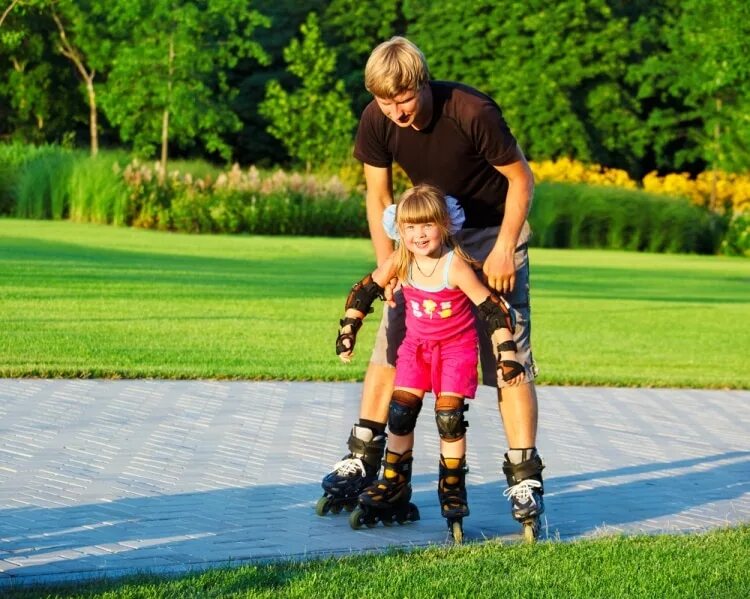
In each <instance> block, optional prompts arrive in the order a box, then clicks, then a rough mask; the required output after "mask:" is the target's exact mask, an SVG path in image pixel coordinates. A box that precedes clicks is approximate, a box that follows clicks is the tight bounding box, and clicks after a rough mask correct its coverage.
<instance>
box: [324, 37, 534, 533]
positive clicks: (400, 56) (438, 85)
mask: <svg viewBox="0 0 750 599" xmlns="http://www.w3.org/2000/svg"><path fill="white" fill-rule="evenodd" d="M365 86H366V88H367V89H368V91H370V93H372V95H373V97H374V99H373V101H372V102H371V103H370V104H369V105H368V106H367V107H366V108H365V110H364V112H363V114H362V117H361V119H360V123H359V128H358V131H357V137H356V143H355V150H354V156H355V157H356V158H357V159H358V160H360V161H362V163H363V164H364V173H365V181H366V185H367V196H366V206H367V219H368V224H369V229H370V236H371V238H372V242H373V246H374V249H375V256H376V259H377V262H378V264H381V263H382V262H383V261H384V260H385V259H386V258H387V257H388V255H389V254H390V253H391V252H392V251H393V245H392V241H391V240H390V239H389V237H388V236H387V235H386V232H385V230H384V229H383V225H382V215H383V211H384V210H385V208H386V207H387V206H389V205H390V204H392V203H393V188H392V164H393V162H396V163H398V164H399V165H400V166H401V167H402V168H403V170H404V171H405V172H406V174H407V175H408V176H409V178H410V179H411V181H412V183H413V184H414V185H417V184H421V183H427V184H431V185H435V186H436V187H438V188H440V189H441V190H442V191H443V192H444V193H446V194H448V195H451V196H454V197H455V198H457V199H458V201H459V202H460V203H461V206H462V207H463V209H464V212H465V214H466V222H465V223H464V226H463V229H462V230H461V231H459V232H458V234H457V235H456V238H457V240H458V241H459V242H460V243H461V244H462V246H463V247H464V249H465V250H467V252H468V253H469V254H470V255H472V256H473V257H474V258H475V259H477V260H479V261H480V262H482V263H483V272H484V274H485V277H486V280H487V284H488V286H489V287H491V288H493V289H495V290H496V291H498V292H500V293H502V294H504V295H505V296H506V298H507V299H508V301H509V302H510V303H511V305H512V306H513V307H514V308H515V309H516V311H517V326H516V331H515V335H514V340H515V343H516V345H517V356H518V360H519V362H521V363H522V364H523V365H524V368H525V371H526V381H527V382H526V383H525V384H523V385H520V386H507V385H505V383H504V382H503V381H502V379H500V380H499V381H498V377H497V372H496V369H497V361H496V360H497V358H496V354H495V356H493V353H492V352H493V350H494V351H497V348H493V347H492V345H491V343H490V341H489V338H488V337H487V335H486V334H484V335H482V331H480V339H481V340H482V342H481V345H482V367H483V375H484V383H485V384H492V385H497V384H499V388H498V402H499V409H500V414H501V417H502V420H503V425H504V428H505V434H506V437H507V441H508V446H509V450H508V452H507V453H506V454H505V462H504V464H503V472H504V473H505V475H506V478H507V480H508V484H509V489H508V490H507V491H506V492H505V493H506V495H508V496H509V498H510V499H511V502H512V513H513V516H514V517H515V518H516V519H517V520H519V521H520V522H525V523H532V524H533V525H534V531H533V532H534V534H536V528H535V526H536V518H537V516H538V515H539V514H541V513H542V511H543V510H544V506H543V502H542V494H543V487H542V476H541V471H542V468H543V465H542V461H541V459H540V457H539V455H538V454H537V451H536V446H535V445H536V430H537V398H536V391H535V387H534V375H535V374H536V367H535V365H534V361H533V357H532V354H531V346H530V309H529V283H528V281H529V279H528V254H527V241H528V238H529V236H530V229H529V226H528V223H527V222H526V218H527V215H528V212H529V208H530V205H531V198H532V194H533V187H534V180H533V175H532V173H531V170H530V169H529V166H528V163H527V162H526V159H525V157H524V155H523V153H522V152H521V150H520V148H519V147H518V145H517V143H516V140H515V138H514V137H513V135H512V134H511V132H510V130H509V128H508V126H507V124H506V123H505V121H504V119H503V116H502V112H501V110H500V108H499V107H498V106H497V104H495V102H494V101H493V100H492V99H491V98H489V97H487V96H485V95H483V94H481V93H479V92H478V91H476V90H474V89H472V88H470V87H468V86H465V85H461V84H458V83H449V82H437V81H430V79H429V71H428V68H427V63H426V60H425V58H424V56H423V54H422V52H421V51H420V50H419V49H418V48H417V47H416V46H415V45H414V44H413V43H411V42H410V41H409V40H407V39H405V38H403V37H394V38H392V39H390V40H389V41H387V42H384V43H382V44H380V45H379V46H378V47H377V48H375V50H373V52H372V54H371V55H370V58H369V60H368V62H367V65H366V67H365ZM388 295H389V296H390V290H389V291H388ZM390 304H391V305H390V306H386V307H385V309H384V313H383V319H382V322H381V326H380V329H379V331H378V334H377V339H376V342H375V348H374V350H373V355H372V358H371V361H370V364H369V366H368V370H367V374H366V376H365V381H364V388H363V395H362V401H361V405H360V420H359V422H358V423H357V424H356V425H355V426H354V427H353V429H352V434H351V436H350V438H349V449H350V454H349V455H348V456H346V457H345V458H344V460H342V461H341V462H339V463H338V464H336V466H335V467H334V471H333V472H331V473H330V474H329V475H327V476H326V477H325V479H324V480H323V488H324V490H325V491H326V495H324V497H323V498H322V499H321V502H322V503H319V509H318V513H325V511H327V507H321V506H324V505H328V506H331V505H336V506H338V505H342V504H341V503H339V504H336V503H335V502H336V501H338V500H343V499H346V500H350V499H351V497H353V496H354V497H356V494H357V493H359V492H360V491H361V490H362V489H363V488H364V487H366V486H367V485H368V484H369V483H371V482H372V480H374V479H375V478H376V476H377V472H378V469H379V466H380V460H381V458H382V452H383V447H384V445H385V436H384V434H385V426H386V423H387V420H388V416H389V403H390V400H391V394H392V391H393V380H394V364H395V357H396V350H397V349H398V345H399V343H400V342H401V340H402V339H403V334H404V306H403V297H402V296H401V294H400V293H399V292H396V293H395V294H393V301H392V302H390ZM326 497H328V499H331V500H333V501H332V502H329V503H328V504H325V501H324V500H326ZM338 509H340V507H339V508H338Z"/></svg>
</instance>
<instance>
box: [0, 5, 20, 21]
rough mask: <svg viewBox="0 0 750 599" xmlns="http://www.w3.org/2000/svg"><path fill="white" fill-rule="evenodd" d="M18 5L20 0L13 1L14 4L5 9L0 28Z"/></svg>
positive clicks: (0, 18)
mask: <svg viewBox="0 0 750 599" xmlns="http://www.w3.org/2000/svg"><path fill="white" fill-rule="evenodd" d="M16 4H18V0H13V2H11V3H10V5H8V8H6V9H5V11H4V12H3V14H2V16H0V27H2V26H3V22H4V21H5V18H6V17H7V16H8V15H9V14H10V11H11V10H13V7H14V6H15V5H16Z"/></svg>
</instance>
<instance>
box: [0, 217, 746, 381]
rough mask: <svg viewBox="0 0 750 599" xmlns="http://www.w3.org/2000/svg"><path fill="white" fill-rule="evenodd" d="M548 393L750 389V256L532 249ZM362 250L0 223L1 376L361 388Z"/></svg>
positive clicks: (364, 337)
mask: <svg viewBox="0 0 750 599" xmlns="http://www.w3.org/2000/svg"><path fill="white" fill-rule="evenodd" d="M531 260H532V268H531V277H532V310H533V314H534V330H533V346H534V355H535V358H536V360H537V362H538V364H539V366H540V377H539V379H538V382H539V384H542V385H544V384H547V385H589V386H629V387H692V388H714V389H716V388H732V389H748V388H750V370H748V369H747V364H746V360H745V356H747V355H750V293H748V283H749V282H750V260H745V259H741V258H725V257H716V256H694V255H664V254H640V253H636V252H619V251H607V250H549V249H538V248H532V249H531ZM372 266H373V264H372V250H371V244H370V242H369V240H366V239H326V238H310V237H259V236H225V235H184V234H173V233H163V232H156V231H144V230H139V229H125V228H117V227H108V226H101V225H84V224H76V223H70V222H51V221H26V220H13V219H0V306H1V309H0V377H44V378H164V379H230V380H231V379H235V380H297V381H299V380H326V381H331V380H340V381H359V380H362V377H363V374H364V371H365V368H366V364H367V358H368V354H369V350H370V348H371V347H372V341H373V336H374V333H375V330H376V328H377V319H378V312H379V310H380V307H379V306H378V308H377V310H376V313H375V314H373V315H372V316H370V317H369V318H368V320H367V321H366V322H365V326H364V327H363V329H362V331H361V332H360V338H359V340H358V347H357V350H358V351H357V352H356V353H357V355H355V360H354V362H353V363H352V364H350V365H343V364H341V363H340V362H339V361H338V360H337V359H336V357H335V355H334V352H333V340H334V338H335V332H336V328H337V324H338V319H339V318H340V317H341V312H342V307H343V303H344V300H345V297H346V294H347V292H348V290H349V287H350V286H351V284H352V283H353V282H354V281H357V280H359V278H361V277H362V276H363V275H364V274H365V273H366V272H367V271H368V270H369V269H371V268H372Z"/></svg>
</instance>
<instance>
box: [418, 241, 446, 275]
mask: <svg viewBox="0 0 750 599" xmlns="http://www.w3.org/2000/svg"><path fill="white" fill-rule="evenodd" d="M442 257H443V248H440V255H439V256H438V259H437V260H435V264H434V265H433V267H432V270H431V271H430V274H427V273H426V272H425V271H423V270H422V269H421V268H420V267H419V261H418V260H417V259H416V257H415V258H414V264H416V265H417V270H418V271H419V272H421V273H422V276H423V277H424V278H425V279H429V278H430V277H431V276H432V275H434V274H435V271H436V270H437V265H438V264H440V260H441V259H442Z"/></svg>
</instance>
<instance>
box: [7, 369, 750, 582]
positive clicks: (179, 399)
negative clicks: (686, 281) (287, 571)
mask: <svg viewBox="0 0 750 599" xmlns="http://www.w3.org/2000/svg"><path fill="white" fill-rule="evenodd" d="M360 392H361V385H359V384H353V383H286V382H216V381H197V382H195V381H192V382H191V381H154V380H148V381H145V380H144V381H97V380H88V381H62V380H54V381H46V380H37V379H33V380H31V379H29V380H27V379H22V380H15V379H4V380H0V585H5V584H19V583H21V584H23V583H30V582H53V581H63V580H78V579H85V578H90V577H99V576H102V575H107V576H119V575H123V574H128V573H133V572H136V571H138V572H142V571H144V570H151V571H154V572H165V573H177V572H186V571H191V570H195V569H203V568H206V567H215V566H223V565H227V564H228V563H231V564H237V563H244V562H247V561H250V562H252V561H255V560H267V559H284V558H290V559H308V558H314V557H320V556H331V555H335V556H340V555H349V554H356V553H361V552H364V551H368V552H369V551H379V550H382V549H384V548H387V547H390V546H394V545H395V546H400V547H406V548H408V547H422V546H425V545H429V544H444V543H448V542H449V535H448V531H447V527H446V525H445V521H444V520H443V519H442V518H441V516H440V510H439V506H438V505H437V496H436V488H437V472H438V457H439V451H438V447H439V444H438V437H437V433H436V430H435V425H434V419H432V418H430V417H425V416H423V417H422V418H421V419H420V422H419V424H418V427H417V431H416V439H415V460H414V478H413V486H414V495H413V501H414V503H416V504H417V505H418V506H419V509H420V512H421V515H422V519H421V520H420V521H418V522H415V523H411V524H408V525H405V526H394V527H391V528H385V527H383V526H378V527H376V528H373V529H363V530H359V531H353V530H351V529H350V528H349V525H348V522H347V516H348V513H347V512H344V513H342V514H340V515H338V516H334V515H329V516H327V517H325V518H319V517H317V516H316V515H315V513H314V507H315V503H316V501H317V500H318V498H319V497H320V495H321V489H320V479H321V478H322V476H323V475H324V474H325V473H326V472H328V471H329V470H330V467H331V466H332V464H333V463H334V462H336V461H337V460H339V459H340V458H341V456H342V455H343V454H344V453H346V439H347V437H348V435H349V430H350V428H351V425H352V422H353V420H354V419H355V417H356V413H357V409H358V402H359V394H360ZM539 398H540V429H539V441H538V445H539V448H540V451H541V454H542V456H543V458H544V460H545V463H546V470H545V473H544V474H545V489H546V493H545V503H546V506H547V512H546V514H545V518H544V521H543V530H544V531H545V534H546V536H547V537H548V538H550V539H559V540H563V541H565V540H569V539H575V538H588V537H597V536H601V535H606V534H614V533H625V534H636V533H647V534H657V533H664V532H668V533H675V532H694V531H704V530H709V529H712V528H716V527H722V526H727V525H735V524H738V523H741V522H750V441H748V434H747V431H748V430H750V393H748V392H746V391H725V390H716V391H698V390H689V389H679V390H678V389H606V388H576V387H540V388H539ZM426 401H427V404H428V406H429V404H430V403H431V402H432V400H431V399H429V398H428V399H427V400H426ZM431 410H432V407H431V406H429V407H428V408H426V409H425V412H424V414H429V413H430V412H431ZM467 417H468V419H469V421H470V423H471V427H470V428H469V437H468V443H469V448H468V463H469V467H470V471H469V474H468V476H467V481H468V487H469V488H468V492H469V501H470V505H471V510H472V513H471V516H470V517H469V518H467V519H466V520H465V522H464V531H465V537H466V538H467V539H468V540H473V541H483V542H503V543H505V542H513V541H516V540H518V539H519V526H518V525H517V524H516V523H515V522H514V521H513V520H512V519H511V517H510V514H509V508H508V503H507V501H506V500H505V498H504V497H503V496H502V490H503V489H504V487H505V482H504V476H503V474H502V470H501V465H502V460H503V453H504V451H505V441H504V435H503V433H502V429H501V424H500V418H499V416H498V414H497V403H496V398H495V394H494V392H493V390H492V389H488V388H481V389H480V391H479V393H478V396H477V399H476V400H475V401H473V402H472V406H471V410H470V411H469V413H468V414H467Z"/></svg>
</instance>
